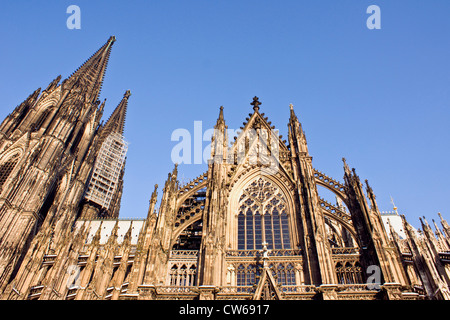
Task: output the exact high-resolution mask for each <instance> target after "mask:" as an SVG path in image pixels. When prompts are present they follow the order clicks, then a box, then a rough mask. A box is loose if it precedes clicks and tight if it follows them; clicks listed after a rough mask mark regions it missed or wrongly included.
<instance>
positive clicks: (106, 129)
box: [102, 90, 131, 136]
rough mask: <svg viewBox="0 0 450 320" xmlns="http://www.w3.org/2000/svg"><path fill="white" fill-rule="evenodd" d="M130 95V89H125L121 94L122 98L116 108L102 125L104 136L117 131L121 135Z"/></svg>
mask: <svg viewBox="0 0 450 320" xmlns="http://www.w3.org/2000/svg"><path fill="white" fill-rule="evenodd" d="M130 96H131V92H130V90H127V91H126V92H125V94H124V95H123V98H122V100H121V101H120V103H119V105H118V106H117V107H116V109H115V110H114V111H113V113H112V114H111V116H110V117H109V119H108V121H106V124H105V125H104V126H103V130H102V131H103V133H102V134H103V135H104V136H107V135H109V134H110V133H118V134H120V135H123V131H124V128H125V117H126V114H127V107H128V98H129V97H130Z"/></svg>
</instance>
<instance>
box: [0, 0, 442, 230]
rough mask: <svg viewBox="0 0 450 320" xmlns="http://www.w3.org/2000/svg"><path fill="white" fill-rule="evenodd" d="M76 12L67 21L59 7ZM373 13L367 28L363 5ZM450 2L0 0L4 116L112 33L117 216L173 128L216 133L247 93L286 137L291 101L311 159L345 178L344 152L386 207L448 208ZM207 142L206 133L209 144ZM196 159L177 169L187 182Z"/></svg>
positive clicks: (246, 108) (163, 155) (237, 118)
mask: <svg viewBox="0 0 450 320" xmlns="http://www.w3.org/2000/svg"><path fill="white" fill-rule="evenodd" d="M71 4H75V5H78V6H79V7H80V9H81V29H80V30H69V29H68V28H67V27H66V20H67V18H68V16H69V14H67V13H66V8H67V7H68V6H69V5H71ZM372 4H376V5H378V6H379V7H380V9H381V29H380V30H369V29H368V28H367V27H366V20H367V18H368V17H369V14H367V13H366V9H367V7H368V6H369V5H372ZM448 12H450V2H449V1H446V0H434V1H430V2H425V1H411V0H409V1H399V0H396V1H379V0H375V1H364V0H360V1H354V0H353V1H352V0H348V1H344V0H341V1H261V0H259V1H248V0H245V1H232V0H228V1H212V0H209V1H194V0H191V1H186V0H184V1H137V0H135V1H132V2H131V1H61V0H59V1H8V2H5V3H2V10H1V11H0V26H1V27H0V38H1V39H2V41H1V45H0V90H1V96H2V103H1V105H0V119H3V118H4V117H5V116H6V115H7V114H8V113H10V112H11V111H12V109H13V108H14V107H15V106H16V105H18V104H19V103H20V102H21V101H23V100H24V99H25V98H26V97H27V96H28V95H29V94H30V93H31V92H32V91H34V90H35V89H36V88H38V87H44V88H45V87H46V86H47V84H48V83H49V82H50V81H51V80H53V79H54V78H55V77H56V76H57V75H59V74H61V75H62V76H63V78H64V77H67V76H68V75H70V74H71V73H72V72H73V71H74V70H75V69H76V68H77V67H78V66H79V65H81V64H82V63H83V62H84V61H85V60H86V59H87V58H88V57H89V56H90V55H91V54H92V53H94V52H95V51H96V50H97V49H98V48H99V47H100V46H101V45H103V44H104V43H105V42H106V40H107V39H108V37H109V36H111V35H115V36H116V38H117V41H116V43H115V44H114V47H113V50H112V55H111V59H110V62H109V67H108V70H107V72H106V79H105V82H104V85H103V90H102V94H101V98H102V99H104V98H107V105H106V108H105V116H106V117H108V116H109V114H110V113H111V112H112V110H113V109H114V108H115V106H116V105H117V104H118V103H119V101H120V99H121V97H122V96H123V93H124V92H125V90H127V89H130V90H131V92H132V96H131V98H130V100H129V108H128V114H127V123H126V128H125V136H126V139H127V140H128V141H129V142H130V146H129V151H128V155H127V167H126V173H125V186H124V193H123V199H122V208H121V213H120V217H122V218H126V217H145V216H146V214H147V208H148V201H149V198H150V195H151V192H152V191H153V185H154V184H155V183H157V184H159V185H160V190H159V196H161V193H162V186H163V185H164V181H165V179H166V177H167V173H168V172H169V171H171V170H172V169H173V163H172V161H171V150H172V148H173V147H174V146H175V145H176V144H177V142H173V141H171V134H172V132H173V131H174V130H175V129H178V128H185V129H187V130H189V131H191V132H193V127H194V121H203V128H204V130H205V129H207V128H211V127H212V126H213V125H214V123H215V121H216V119H217V116H218V113H219V107H220V106H221V105H223V106H224V114H225V120H226V123H227V125H228V126H229V128H235V129H238V128H239V127H240V126H241V125H242V122H243V121H245V118H246V117H247V116H248V113H250V112H252V111H253V110H252V108H251V106H250V104H249V103H250V102H251V100H252V97H253V96H255V95H256V96H258V97H259V98H260V101H261V102H262V105H261V112H264V113H265V114H266V116H268V117H269V120H270V121H272V124H274V125H275V126H276V127H277V128H278V129H279V130H280V133H281V134H282V135H283V136H284V137H287V123H288V119H289V103H293V104H294V106H295V111H296V114H297V116H298V117H299V119H300V121H301V122H302V125H303V129H304V130H305V132H306V136H307V139H308V146H309V151H310V154H311V155H312V156H313V165H314V167H315V168H316V169H318V170H320V171H322V172H325V173H327V174H328V175H330V176H332V177H334V178H335V179H338V180H340V181H343V179H342V177H343V169H342V161H341V158H342V157H345V158H346V159H347V162H348V163H349V165H350V166H351V167H355V168H356V171H357V173H358V175H359V176H360V178H361V179H362V180H364V179H368V180H369V182H370V184H371V186H372V188H373V189H374V192H375V194H376V195H377V201H378V205H379V207H380V209H381V210H383V211H385V210H392V204H391V203H390V196H392V197H393V198H394V200H395V204H396V206H397V207H398V208H399V212H400V213H402V214H405V215H406V216H407V219H408V220H409V221H410V223H411V224H413V225H414V226H417V227H418V226H419V225H420V224H419V221H418V218H419V217H420V216H426V218H427V220H428V221H429V222H431V219H435V220H438V219H439V218H438V216H437V212H441V213H442V214H443V216H444V217H446V218H447V219H449V218H450V212H449V211H448V206H447V200H448V198H449V196H450V185H449V184H448V181H449V180H450V170H449V169H448V163H449V161H448V158H449V155H450V148H449V141H450V130H449V129H448V126H449V122H450V121H449V120H450V111H449V104H450V95H449V93H450V72H449V71H450V62H449V57H450V38H449V37H448V34H449V31H450V19H448ZM207 144H208V142H204V145H203V147H205V146H206V145H207ZM206 169H207V167H206V164H202V165H199V164H196V165H194V164H192V165H181V166H180V170H179V173H180V174H179V177H180V178H181V179H184V180H186V181H189V180H191V179H192V178H195V177H196V176H198V175H200V174H201V173H203V172H204V171H206Z"/></svg>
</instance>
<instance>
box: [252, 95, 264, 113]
mask: <svg viewBox="0 0 450 320" xmlns="http://www.w3.org/2000/svg"><path fill="white" fill-rule="evenodd" d="M250 104H251V105H252V106H253V110H255V111H258V110H259V106H260V105H261V104H262V103H261V102H259V98H258V97H257V96H254V97H253V102H252V103H250Z"/></svg>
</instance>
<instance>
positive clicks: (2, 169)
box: [0, 154, 19, 190]
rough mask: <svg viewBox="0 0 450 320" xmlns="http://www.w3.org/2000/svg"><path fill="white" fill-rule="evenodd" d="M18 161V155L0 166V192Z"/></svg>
mask: <svg viewBox="0 0 450 320" xmlns="http://www.w3.org/2000/svg"><path fill="white" fill-rule="evenodd" d="M18 161H19V154H16V155H14V156H12V157H11V158H10V159H9V160H8V161H6V162H5V163H3V164H2V165H1V166H0V190H1V189H2V187H3V184H4V183H5V181H6V180H7V179H8V177H9V175H10V174H11V172H12V171H13V169H14V167H15V166H16V164H17V162H18Z"/></svg>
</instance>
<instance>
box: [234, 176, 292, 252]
mask: <svg viewBox="0 0 450 320" xmlns="http://www.w3.org/2000/svg"><path fill="white" fill-rule="evenodd" d="M269 172H270V171H269ZM258 178H262V179H263V180H265V181H267V182H270V183H271V184H273V186H274V187H276V188H277V189H278V190H279V191H280V192H281V194H282V195H283V196H284V198H285V206H286V212H287V221H288V230H289V236H290V244H291V249H296V247H297V240H296V239H297V230H296V227H295V226H296V219H295V216H296V211H295V202H294V199H293V197H292V192H291V189H292V188H290V187H291V186H289V185H286V181H287V180H286V179H283V178H282V176H281V175H280V174H275V175H273V174H267V171H265V170H264V168H253V169H252V170H249V172H247V173H246V174H245V175H243V176H241V177H240V179H239V180H237V181H236V182H235V183H234V184H233V185H232V189H231V191H230V193H229V195H228V199H229V201H228V208H227V239H226V241H227V245H228V247H229V249H232V250H237V249H238V208H239V202H240V197H241V195H242V194H243V190H244V189H245V188H247V187H248V186H249V185H250V184H251V183H252V182H254V181H257V180H258Z"/></svg>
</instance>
